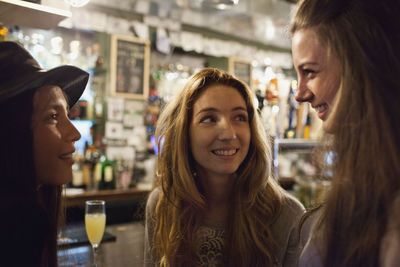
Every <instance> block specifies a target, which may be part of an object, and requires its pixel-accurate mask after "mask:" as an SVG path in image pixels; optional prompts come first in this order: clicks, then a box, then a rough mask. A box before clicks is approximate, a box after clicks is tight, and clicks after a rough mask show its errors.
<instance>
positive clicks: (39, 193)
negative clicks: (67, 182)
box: [0, 89, 65, 267]
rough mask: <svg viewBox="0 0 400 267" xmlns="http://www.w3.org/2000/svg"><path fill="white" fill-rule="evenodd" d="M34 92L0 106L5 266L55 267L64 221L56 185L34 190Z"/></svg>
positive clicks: (0, 168)
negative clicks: (20, 251)
mask: <svg viewBox="0 0 400 267" xmlns="http://www.w3.org/2000/svg"><path fill="white" fill-rule="evenodd" d="M35 92H36V90H34V89H32V90H28V91H27V92H25V93H22V94H20V95H18V96H16V97H14V98H13V99H12V100H10V101H8V102H5V103H1V105H0V115H1V116H0V125H3V126H4V127H3V128H2V130H1V131H0V140H1V146H2V148H1V149H0V172H1V173H2V175H1V177H0V178H1V179H0V200H1V201H0V202H1V212H2V213H4V214H7V216H4V218H2V220H1V222H0V225H1V226H3V224H4V225H7V226H8V227H2V228H4V229H6V231H5V234H4V235H5V237H4V242H6V243H7V247H8V250H6V251H5V252H4V253H5V254H2V256H3V255H4V257H2V261H3V263H4V264H5V265H6V266H11V265H13V266H15V265H18V266H40V267H47V266H51V267H55V266H57V234H58V230H59V229H60V227H61V226H62V222H63V221H64V216H63V208H62V198H61V193H62V186H60V185H42V186H40V187H39V186H38V183H37V176H36V171H35V167H34V158H33V134H32V114H33V111H34V103H33V98H34V94H35ZM10 118H12V119H10ZM64 212H65V211H64ZM26 219H28V220H29V222H27V221H26ZM27 224H28V226H27ZM28 229H33V230H32V231H30V230H28ZM13 248H16V250H15V251H19V250H20V249H21V248H23V249H24V251H25V252H24V255H23V256H20V257H18V256H17V257H11V255H14V254H13V253H15V252H13V250H14V249H13ZM8 254H9V255H8ZM9 261H10V262H9Z"/></svg>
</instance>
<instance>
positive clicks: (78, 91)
mask: <svg viewBox="0 0 400 267" xmlns="http://www.w3.org/2000/svg"><path fill="white" fill-rule="evenodd" d="M88 79H89V73H87V72H85V71H83V70H81V69H79V68H77V67H74V66H68V65H64V66H60V67H56V68H54V69H51V70H48V71H45V70H43V69H42V68H41V67H40V65H39V64H38V62H37V61H36V60H35V59H34V58H33V57H32V56H31V54H30V53H29V52H28V51H27V50H25V48H23V47H22V46H21V45H19V44H18V43H15V42H8V41H6V42H0V104H1V103H4V102H6V101H12V100H13V98H14V97H15V96H17V95H19V94H21V93H23V92H25V91H27V90H31V89H38V88H40V87H42V86H45V85H56V86H59V87H60V88H61V89H62V90H63V91H64V92H65V93H66V95H67V96H68V98H69V99H68V104H69V106H70V107H72V106H73V105H74V104H75V103H76V102H77V101H78V99H79V98H80V97H81V95H82V93H83V91H84V90H85V87H86V84H87V82H88Z"/></svg>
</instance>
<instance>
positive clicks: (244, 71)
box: [228, 57, 253, 88]
mask: <svg viewBox="0 0 400 267" xmlns="http://www.w3.org/2000/svg"><path fill="white" fill-rule="evenodd" d="M252 71H253V66H252V65H251V60H248V59H244V58H239V57H229V59H228V72H229V73H230V74H232V75H234V76H235V77H236V78H238V79H239V80H241V81H243V82H245V83H246V84H247V85H248V86H249V87H250V88H251V86H252V84H251V81H252Z"/></svg>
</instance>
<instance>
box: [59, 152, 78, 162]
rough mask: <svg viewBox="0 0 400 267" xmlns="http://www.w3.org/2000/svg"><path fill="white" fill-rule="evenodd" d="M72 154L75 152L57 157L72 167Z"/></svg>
mask: <svg viewBox="0 0 400 267" xmlns="http://www.w3.org/2000/svg"><path fill="white" fill-rule="evenodd" d="M74 152H75V150H74V151H71V152H67V153H64V154H61V155H60V156H59V158H60V159H62V160H64V161H66V162H67V163H69V164H71V165H72V164H74V158H73V157H72V154H73V153H74Z"/></svg>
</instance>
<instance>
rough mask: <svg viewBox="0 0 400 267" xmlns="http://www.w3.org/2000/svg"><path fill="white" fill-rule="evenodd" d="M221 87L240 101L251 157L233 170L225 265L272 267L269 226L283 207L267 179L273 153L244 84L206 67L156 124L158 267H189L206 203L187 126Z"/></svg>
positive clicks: (273, 184)
mask: <svg viewBox="0 0 400 267" xmlns="http://www.w3.org/2000/svg"><path fill="white" fill-rule="evenodd" d="M215 84H222V85H226V86H231V87H233V88H235V89H236V90H238V91H239V92H240V94H241V95H242V96H243V98H244V100H245V102H246V106H247V112H248V114H249V124H250V129H251V142H250V147H249V152H248V154H247V156H246V158H245V159H244V161H243V162H242V164H241V165H240V167H239V169H238V170H237V173H236V174H237V175H236V179H235V184H234V189H233V190H234V191H233V194H232V195H233V199H232V201H231V203H232V209H231V210H230V215H229V216H230V217H229V218H230V219H229V220H228V221H229V222H230V223H229V225H228V226H227V229H226V236H227V240H225V251H224V262H223V263H224V266H261V265H262V266H265V265H270V264H272V262H274V260H275V258H274V255H275V254H276V251H277V249H278V248H277V245H276V242H275V240H274V236H273V233H272V232H271V230H270V225H271V224H272V223H273V222H274V220H276V218H277V216H278V215H279V213H280V210H281V205H282V194H281V192H282V191H281V189H280V187H279V186H278V185H277V183H276V182H275V181H274V179H272V178H271V177H270V175H271V162H272V158H271V148H270V145H269V143H267V138H266V135H265V131H264V129H263V127H262V125H261V122H260V119H259V115H258V113H257V110H256V109H255V106H254V103H253V94H252V92H251V91H250V89H249V88H248V86H247V85H246V84H244V83H243V82H241V81H240V80H238V79H236V78H235V77H233V76H232V75H229V74H227V73H225V72H223V71H220V70H218V69H214V68H206V69H203V70H202V71H200V72H198V73H197V74H195V75H194V76H192V77H191V78H190V79H189V81H188V82H187V83H186V85H185V86H184V88H183V89H182V90H181V92H180V93H179V95H178V96H177V97H176V98H175V100H174V101H172V102H170V103H169V104H168V105H167V106H166V107H165V109H164V110H163V111H162V113H161V116H160V118H159V120H158V122H157V129H156V138H157V140H158V141H159V144H158V146H159V151H161V153H159V155H158V165H157V172H158V178H157V179H156V184H157V185H158V186H159V187H160V188H161V195H160V198H159V201H158V203H157V206H156V212H155V214H156V215H155V216H156V218H155V219H156V222H155V223H156V224H155V231H154V236H153V244H154V246H153V250H152V253H153V257H154V259H156V265H158V266H159V265H161V266H174V267H175V266H192V265H194V264H195V257H196V254H195V253H196V252H195V250H194V241H195V235H194V233H195V232H196V229H197V228H198V227H199V225H200V224H201V223H202V218H201V215H199V214H203V211H204V210H205V207H206V202H207V199H206V197H205V195H204V193H203V192H204V190H203V189H202V188H201V185H200V182H199V181H198V178H197V177H196V176H195V175H193V170H194V159H193V156H192V154H191V151H190V139H189V125H190V122H191V120H192V113H193V105H194V103H195V102H196V100H197V98H198V97H199V95H200V94H201V93H202V92H203V91H204V90H206V89H207V88H208V87H210V86H211V85H215Z"/></svg>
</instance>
